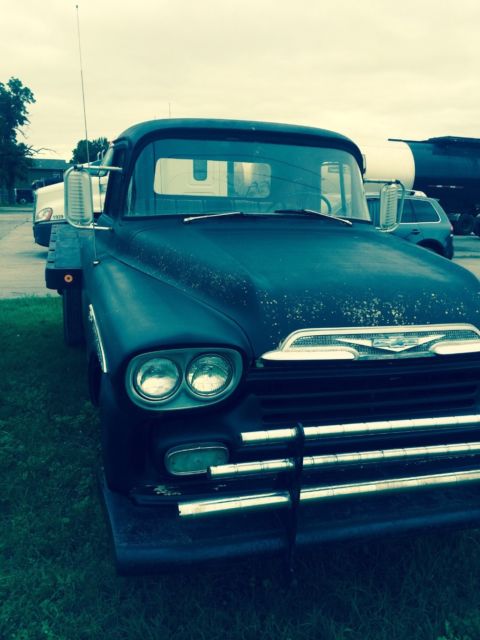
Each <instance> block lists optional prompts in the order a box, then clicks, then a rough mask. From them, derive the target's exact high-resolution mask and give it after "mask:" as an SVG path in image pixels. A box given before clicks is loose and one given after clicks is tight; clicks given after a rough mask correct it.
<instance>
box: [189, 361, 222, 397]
mask: <svg viewBox="0 0 480 640" xmlns="http://www.w3.org/2000/svg"><path fill="white" fill-rule="evenodd" d="M232 375H233V368H232V365H231V364H230V361H229V360H227V358H224V357H223V356H218V355H205V356H199V357H198V358H195V360H192V362H191V363H190V365H189V366H188V368H187V373H186V376H185V377H186V380H187V384H188V386H189V387H190V389H191V390H192V391H193V392H194V393H196V394H197V395H199V396H206V397H207V396H215V395H218V394H220V393H222V391H225V389H226V388H227V387H228V385H229V384H230V381H231V379H232Z"/></svg>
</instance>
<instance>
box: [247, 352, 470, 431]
mask: <svg viewBox="0 0 480 640" xmlns="http://www.w3.org/2000/svg"><path fill="white" fill-rule="evenodd" d="M413 362H414V364H412V360H410V362H409V363H408V364H407V363H405V362H395V361H389V362H388V363H385V362H383V363H382V362H375V363H360V362H356V363H353V364H354V365H355V366H352V365H351V364H350V363H344V362H342V363H341V364H339V363H337V364H335V365H333V366H332V365H331V364H330V363H329V365H327V366H326V365H325V363H323V366H322V368H321V370H318V368H315V367H310V368H306V367H305V366H303V367H301V368H299V367H292V366H289V367H285V366H281V367H278V366H277V367H270V366H268V367H265V368H263V369H259V370H256V371H252V372H251V373H250V374H249V376H248V381H247V382H248V390H249V392H250V393H252V394H254V395H255V396H256V397H257V398H258V400H259V402H260V406H261V411H262V416H263V421H264V423H265V425H266V426H268V425H278V426H280V425H284V424H292V422H293V423H297V422H302V423H303V424H308V423H311V422H312V421H313V422H315V423H318V422H323V421H325V422H330V421H332V420H334V421H339V420H342V421H343V420H370V419H374V418H376V419H393V418H395V417H398V418H401V417H407V416H412V415H414V416H423V415H425V416H428V415H445V414H448V413H449V412H452V413H459V412H471V411H472V410H473V409H474V407H475V406H476V402H477V399H478V397H479V393H480V367H479V366H478V363H476V362H474V361H472V362H471V363H470V364H466V363H465V361H463V362H462V363H461V364H460V363H457V364H455V363H445V362H444V361H442V362H440V361H439V360H436V359H435V360H429V361H428V362H427V363H425V361H422V362H420V360H417V361H416V362H415V361H413Z"/></svg>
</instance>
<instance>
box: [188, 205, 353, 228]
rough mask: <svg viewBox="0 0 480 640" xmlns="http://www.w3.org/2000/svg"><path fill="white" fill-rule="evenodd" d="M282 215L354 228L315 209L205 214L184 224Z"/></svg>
mask: <svg viewBox="0 0 480 640" xmlns="http://www.w3.org/2000/svg"><path fill="white" fill-rule="evenodd" d="M279 213H280V214H281V213H286V214H289V213H294V214H300V215H304V216H313V217H320V218H324V219H326V220H332V221H333V222H339V223H340V224H346V225H347V226H348V227H351V226H352V223H351V222H350V220H345V219H344V218H337V217H336V216H331V215H329V214H328V213H322V212H321V211H315V210H314V209H275V211H273V212H272V211H270V212H267V211H263V212H260V211H256V212H254V213H245V211H222V212H221V213H205V214H202V215H198V216H189V217H188V218H184V219H183V222H185V223H188V222H195V221H196V220H208V219H210V218H229V217H232V216H244V217H246V218H250V217H257V216H261V217H265V216H270V217H273V216H276V215H278V214H279Z"/></svg>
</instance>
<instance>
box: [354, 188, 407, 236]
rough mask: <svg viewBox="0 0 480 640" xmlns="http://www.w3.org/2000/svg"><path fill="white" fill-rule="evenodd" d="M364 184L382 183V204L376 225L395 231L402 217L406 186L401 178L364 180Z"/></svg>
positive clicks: (383, 229) (375, 221)
mask: <svg viewBox="0 0 480 640" xmlns="http://www.w3.org/2000/svg"><path fill="white" fill-rule="evenodd" d="M364 184H377V185H380V184H381V185H382V187H381V188H380V206H379V213H378V220H377V219H376V218H377V216H375V220H374V223H375V226H376V227H377V229H380V231H395V229H396V228H397V227H398V224H399V222H400V220H401V219H402V213H403V203H404V200H405V186H404V185H403V184H402V183H401V182H400V180H364Z"/></svg>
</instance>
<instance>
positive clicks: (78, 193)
mask: <svg viewBox="0 0 480 640" xmlns="http://www.w3.org/2000/svg"><path fill="white" fill-rule="evenodd" d="M64 183H65V218H66V220H67V222H68V223H69V224H71V225H72V226H73V227H78V228H79V229H91V228H92V227H93V195H92V181H91V178H90V174H89V173H88V171H86V170H85V169H82V168H81V167H71V168H70V169H67V171H66V172H65V176H64Z"/></svg>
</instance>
